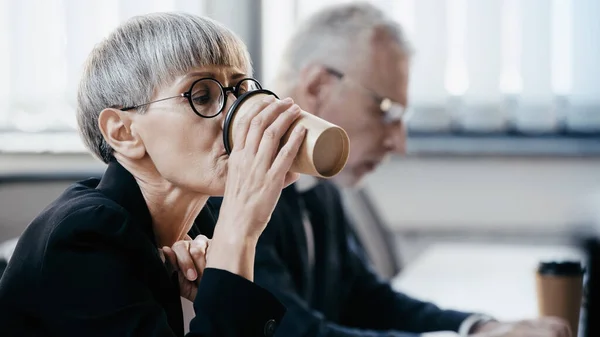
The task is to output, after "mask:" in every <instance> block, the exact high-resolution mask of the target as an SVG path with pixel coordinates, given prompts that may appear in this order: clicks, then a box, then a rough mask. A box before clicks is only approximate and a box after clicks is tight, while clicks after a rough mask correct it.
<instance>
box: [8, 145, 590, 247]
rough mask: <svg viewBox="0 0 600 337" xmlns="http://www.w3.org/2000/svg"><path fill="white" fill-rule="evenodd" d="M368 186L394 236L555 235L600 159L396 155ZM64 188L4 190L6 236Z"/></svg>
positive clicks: (31, 161)
mask: <svg viewBox="0 0 600 337" xmlns="http://www.w3.org/2000/svg"><path fill="white" fill-rule="evenodd" d="M103 167H104V165H103V164H102V163H100V162H99V161H97V160H95V159H93V158H91V157H90V156H87V155H0V176H1V175H2V174H5V173H10V172H13V173H14V172H38V171H44V172H60V171H71V172H72V171H98V172H100V171H101V170H102V169H103ZM366 183H367V184H368V188H369V191H370V192H371V194H372V196H373V197H374V198H375V201H376V202H377V204H378V206H379V209H380V211H381V212H382V214H383V217H384V219H385V220H386V222H387V223H388V224H389V225H390V226H391V227H392V228H393V230H394V231H402V232H407V231H442V232H444V231H448V232H456V231H461V230H462V231H469V232H471V233H476V232H479V231H482V232H486V231H490V230H493V231H498V230H500V231H508V232H511V233H513V234H514V233H535V232H544V233H547V234H550V233H552V232H562V231H563V230H565V229H568V228H569V226H570V225H572V223H573V220H574V215H576V213H575V214H574V213H572V211H573V210H574V209H577V207H579V205H581V201H582V200H583V199H584V198H586V197H587V196H590V195H591V194H593V193H598V192H600V158H590V159H577V158H540V159H530V158H529V159H528V158H498V157H477V158H467V157H457V158H450V157H447V158H443V157H423V158H419V157H408V158H405V159H400V158H395V159H393V160H391V161H390V162H388V163H387V164H385V165H383V166H382V167H381V168H380V169H379V170H378V171H376V172H375V173H374V174H373V175H372V176H371V177H369V178H368V179H367V181H366ZM63 185H64V183H63V184H58V185H57V184H54V185H38V184H36V185H33V186H29V187H23V186H12V187H10V188H9V187H6V186H5V187H1V186H0V239H1V238H3V237H4V236H5V235H14V234H17V233H18V231H20V228H22V227H23V226H25V225H26V224H27V222H28V221H29V220H31V217H32V216H34V215H35V214H36V213H37V212H38V211H39V210H41V209H42V208H43V207H44V206H45V204H46V203H47V202H49V201H50V199H52V198H53V197H55V196H56V195H57V194H58V193H59V192H60V191H61V189H62V188H63ZM574 207H575V208H574ZM3 233H4V234H3Z"/></svg>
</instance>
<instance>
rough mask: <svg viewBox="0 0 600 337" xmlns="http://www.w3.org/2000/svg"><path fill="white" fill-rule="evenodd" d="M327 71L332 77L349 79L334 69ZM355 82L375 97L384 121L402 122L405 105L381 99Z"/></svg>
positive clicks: (384, 98) (360, 84) (357, 82)
mask: <svg viewBox="0 0 600 337" xmlns="http://www.w3.org/2000/svg"><path fill="white" fill-rule="evenodd" d="M326 69H327V72H328V73H330V74H331V75H333V76H335V77H337V78H339V79H342V78H344V77H347V76H346V75H345V74H344V73H342V72H340V71H337V70H335V69H332V68H326ZM353 82H355V83H356V84H358V85H359V86H361V87H362V88H363V89H365V90H366V91H368V92H369V93H370V94H371V96H373V99H375V101H377V102H378V104H379V109H380V110H381V111H382V112H383V114H384V119H385V121H386V122H387V123H393V122H397V121H401V120H402V118H404V116H405V114H406V107H405V106H404V105H402V104H400V103H398V102H394V101H392V100H391V99H389V98H387V97H381V96H380V95H378V94H377V93H376V92H374V91H373V90H372V89H369V88H367V87H365V86H364V85H363V84H362V83H360V82H359V81H353Z"/></svg>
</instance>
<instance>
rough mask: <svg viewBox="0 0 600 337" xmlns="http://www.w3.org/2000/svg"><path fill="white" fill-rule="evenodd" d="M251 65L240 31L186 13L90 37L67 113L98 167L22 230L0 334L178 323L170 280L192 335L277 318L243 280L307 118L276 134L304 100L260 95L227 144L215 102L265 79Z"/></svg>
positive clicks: (259, 328)
mask: <svg viewBox="0 0 600 337" xmlns="http://www.w3.org/2000/svg"><path fill="white" fill-rule="evenodd" d="M251 76H252V69H251V66H250V59H249V56H248V52H247V50H246V47H245V46H244V44H243V43H242V42H241V41H240V39H239V38H238V37H237V36H235V35H234V34H233V33H232V32H231V31H229V30H228V29H226V28H225V27H223V26H222V25H220V24H218V23H216V22H214V21H212V20H210V19H207V18H202V17H197V16H193V15H187V14H175V13H157V14H151V15H145V16H139V17H135V18H132V19H130V20H129V21H127V22H126V23H124V24H123V25H121V26H120V27H118V28H117V29H116V30H115V31H114V32H113V33H112V34H111V35H110V36H109V37H108V38H107V39H106V40H104V41H102V42H101V43H100V44H98V45H97V46H96V47H95V48H94V50H93V51H92V53H91V54H90V56H89V58H88V61H87V63H86V67H85V70H84V72H83V76H82V79H81V83H80V87H79V92H78V108H77V119H78V123H79V130H80V133H81V136H82V138H83V141H84V142H85V144H86V145H87V147H88V148H89V150H90V151H91V152H92V153H93V154H94V155H96V156H97V157H98V158H100V159H101V160H102V161H104V162H105V163H106V164H108V167H107V169H106V172H105V173H104V176H103V177H102V179H100V180H99V179H89V180H85V181H82V182H79V183H76V184H74V185H72V186H71V187H69V188H68V189H67V190H66V191H65V192H64V193H63V194H62V195H61V196H59V197H58V199H56V200H55V201H54V202H53V203H52V204H50V205H49V206H48V207H47V208H46V209H45V210H44V211H43V212H42V213H41V214H40V215H39V216H38V217H37V218H36V219H35V220H34V221H33V222H32V223H31V224H30V225H29V227H28V228H27V230H26V231H25V232H24V234H23V235H22V236H21V239H20V240H19V243H18V245H17V248H16V250H15V252H14V254H13V256H12V259H11V260H10V263H9V265H8V267H7V269H6V272H5V274H4V276H3V278H2V282H1V283H0V331H2V335H3V336H16V335H19V336H21V335H27V336H29V335H36V336H37V335H44V336H48V335H52V336H72V335H73V336H75V335H76V336H182V335H183V334H184V326H183V319H182V309H181V302H180V296H182V297H185V298H187V299H189V300H190V301H192V302H194V308H195V314H196V317H195V318H194V319H193V320H192V322H191V324H190V327H189V329H190V335H191V336H265V335H267V336H270V335H273V334H274V333H275V330H276V326H277V324H278V322H279V321H280V320H281V319H282V316H283V314H284V311H285V309H284V308H283V306H282V305H281V304H280V303H279V302H278V301H277V300H276V299H275V298H274V297H273V296H272V295H271V294H269V293H268V292H266V291H265V290H263V289H262V288H259V287H258V286H256V285H255V284H254V283H253V282H252V281H253V268H254V250H255V246H256V243H257V240H258V237H259V236H260V234H261V233H262V231H263V230H264V228H265V226H266V223H267V221H268V220H269V218H270V215H271V212H272V211H273V208H274V207H275V204H276V203H277V200H278V199H279V196H280V193H281V190H282V188H283V187H285V186H287V185H289V184H290V183H292V182H293V181H295V180H296V178H297V176H296V175H295V174H291V173H290V172H289V169H290V166H291V164H292V161H293V159H294V157H295V155H296V153H297V152H298V149H299V147H300V144H301V142H302V139H303V137H304V134H305V130H304V129H303V128H302V127H296V129H295V132H293V133H292V136H291V137H290V139H289V141H287V143H286V145H284V146H283V148H281V149H279V144H280V141H281V139H282V137H283V134H284V133H285V132H286V131H287V130H288V129H289V128H290V126H291V125H292V123H293V122H294V120H295V119H296V118H297V117H298V115H299V112H300V109H299V107H298V106H297V105H295V104H294V103H293V102H292V100H291V99H284V100H276V99H275V98H271V99H270V100H269V99H265V100H264V101H262V102H260V103H257V104H256V105H255V106H254V107H253V110H252V112H250V113H248V114H247V115H245V116H248V117H247V118H246V119H245V120H243V121H240V122H239V125H241V126H240V131H239V132H236V139H235V141H234V144H235V145H234V148H233V150H232V152H231V154H230V155H227V152H226V151H225V148H224V145H223V140H222V132H223V131H222V128H223V119H224V117H223V115H224V114H223V111H224V110H226V109H228V108H229V106H230V105H231V104H232V102H233V101H234V100H235V99H236V97H237V96H238V95H240V94H242V93H244V92H247V91H251V90H255V89H257V88H260V84H259V83H258V82H257V81H256V80H254V79H253V78H252V77H251ZM220 195H223V196H224V202H223V206H222V208H221V212H220V217H219V219H218V221H216V220H215V219H214V217H213V211H212V208H211V206H210V205H209V204H208V203H207V200H208V198H209V196H220ZM213 229H214V234H213ZM201 233H203V234H206V235H209V234H210V235H212V240H208V239H207V238H206V237H205V236H203V235H200V234H201Z"/></svg>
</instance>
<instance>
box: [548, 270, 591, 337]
mask: <svg viewBox="0 0 600 337" xmlns="http://www.w3.org/2000/svg"><path fill="white" fill-rule="evenodd" d="M583 274H584V270H583V268H582V266H581V263H580V262H574V261H567V262H541V263H540V264H539V266H538V270H537V273H536V288H537V297H538V310H539V314H540V316H554V317H560V318H562V319H564V320H565V321H567V322H568V323H569V325H570V326H571V331H572V336H575V337H576V336H577V333H578V329H579V315H580V310H581V302H582V298H583V294H582V289H583Z"/></svg>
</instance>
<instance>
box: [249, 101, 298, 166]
mask: <svg viewBox="0 0 600 337" xmlns="http://www.w3.org/2000/svg"><path fill="white" fill-rule="evenodd" d="M298 116H300V107H299V106H298V105H296V104H293V105H292V106H291V107H289V108H288V109H287V110H286V111H284V112H283V113H281V114H279V116H277V118H276V119H275V121H274V122H273V123H271V125H269V126H268V127H267V129H266V130H265V132H264V133H263V136H262V139H261V141H260V145H259V146H258V151H257V153H256V160H257V161H258V163H260V164H262V167H263V168H265V169H269V168H270V167H271V165H272V164H273V159H275V156H276V155H277V149H278V148H279V147H280V146H281V142H282V137H283V135H284V134H285V133H286V132H287V131H288V129H289V128H290V126H291V125H292V124H293V123H294V122H295V121H296V119H297V118H298Z"/></svg>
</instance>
